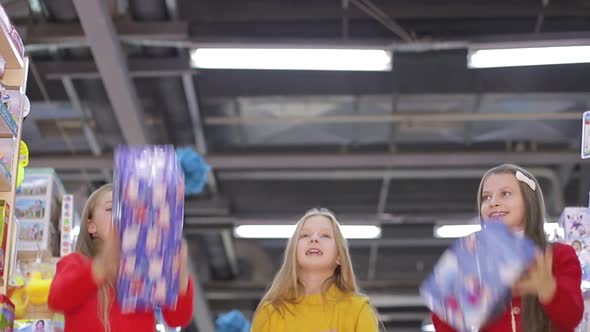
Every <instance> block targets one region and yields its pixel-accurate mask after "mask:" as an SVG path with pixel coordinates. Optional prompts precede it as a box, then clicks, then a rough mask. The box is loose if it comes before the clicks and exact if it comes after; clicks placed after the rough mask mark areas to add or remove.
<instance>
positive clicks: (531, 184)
mask: <svg viewBox="0 0 590 332" xmlns="http://www.w3.org/2000/svg"><path fill="white" fill-rule="evenodd" d="M516 179H517V180H518V181H520V182H524V183H526V184H527V185H528V186H529V188H531V190H532V191H535V190H537V184H536V183H535V181H533V179H531V178H529V177H528V176H526V175H524V174H523V173H522V172H521V171H516Z"/></svg>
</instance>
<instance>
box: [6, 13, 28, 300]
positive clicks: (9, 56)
mask: <svg viewBox="0 0 590 332" xmlns="http://www.w3.org/2000/svg"><path fill="white" fill-rule="evenodd" d="M0 30H1V31H0V55H1V58H2V59H3V61H0V63H1V64H3V67H4V71H3V73H2V76H1V77H0V83H1V87H0V90H2V102H1V103H0V154H1V155H2V156H1V157H0V212H1V213H0V216H1V217H2V218H1V219H2V220H0V234H2V237H1V238H0V241H2V247H3V249H4V250H3V252H2V254H3V255H2V256H3V257H2V266H1V268H0V280H1V283H0V293H2V294H6V293H7V287H8V277H7V276H9V275H10V273H11V271H12V268H13V265H14V264H13V262H14V261H15V259H16V250H15V245H16V223H15V219H14V209H13V207H14V203H15V195H16V179H17V172H18V163H19V151H20V142H21V129H22V123H23V115H24V114H23V113H24V103H17V99H21V100H22V99H24V97H23V96H24V93H25V91H26V86H27V73H28V69H29V60H28V58H27V57H24V56H23V54H24V47H23V45H22V40H21V39H20V37H19V36H18V33H17V32H16V30H15V29H14V27H12V25H10V22H9V21H8V18H7V16H6V14H5V13H4V10H3V9H2V10H0ZM10 98H12V100H7V99H10ZM12 102H14V104H15V105H16V104H18V105H19V106H20V108H17V107H11V103H12Z"/></svg>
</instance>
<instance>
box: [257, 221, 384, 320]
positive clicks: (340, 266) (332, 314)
mask: <svg viewBox="0 0 590 332" xmlns="http://www.w3.org/2000/svg"><path fill="white" fill-rule="evenodd" d="M377 331H378V319H377V317H376V315H375V311H374V310H373V307H372V306H371V305H370V304H369V300H368V299H367V298H366V297H364V296H362V295H360V293H359V290H358V287H357V284H356V277H355V275H354V272H353V269H352V263H351V261H350V254H349V252H348V243H347V241H346V239H344V237H343V236H342V233H341V231H340V225H339V224H338V221H336V217H334V215H333V214H332V213H331V212H330V211H328V210H326V209H312V210H310V211H308V212H307V213H306V214H305V215H304V216H303V217H302V218H301V219H300V220H299V222H298V223H297V227H296V229H295V233H294V234H293V236H292V237H291V239H289V242H288V243H287V249H286V251H285V255H284V260H283V265H282V266H281V269H280V270H279V272H278V273H277V275H276V276H275V279H274V280H273V283H272V285H271V286H270V289H269V290H268V292H267V293H266V295H264V297H263V298H262V301H261V302H260V304H259V306H258V309H257V310H256V313H255V314H254V321H253V322H252V330H251V332H377Z"/></svg>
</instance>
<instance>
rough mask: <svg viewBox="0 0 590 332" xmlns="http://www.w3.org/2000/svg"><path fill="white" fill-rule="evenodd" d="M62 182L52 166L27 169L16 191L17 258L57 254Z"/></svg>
mask: <svg viewBox="0 0 590 332" xmlns="http://www.w3.org/2000/svg"><path fill="white" fill-rule="evenodd" d="M63 195H64V189H63V185H62V184H61V182H60V181H59V178H58V177H57V175H56V174H55V171H54V170H52V169H27V173H26V175H25V177H24V180H23V183H22V184H21V187H20V190H19V192H18V193H17V199H16V206H15V215H16V217H17V218H18V219H19V226H18V251H19V257H25V256H29V257H30V258H34V257H35V256H36V253H37V250H38V249H39V248H41V251H42V252H43V254H44V256H45V257H56V256H59V248H58V247H59V239H58V232H57V230H58V229H59V220H60V206H61V200H62V197H63Z"/></svg>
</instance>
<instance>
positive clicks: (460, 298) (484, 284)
mask: <svg viewBox="0 0 590 332" xmlns="http://www.w3.org/2000/svg"><path fill="white" fill-rule="evenodd" d="M484 226H485V227H484V228H483V229H482V230H481V231H479V232H476V233H473V234H471V235H469V236H467V237H465V238H462V239H459V240H457V241H456V242H455V243H454V244H453V245H452V246H451V247H450V248H449V249H448V250H446V251H445V252H444V253H443V255H442V256H441V258H440V259H439V261H438V262H437V263H436V265H435V266H434V270H433V272H432V274H430V275H429V276H428V278H427V279H426V280H425V281H424V282H423V283H422V285H421V287H420V294H421V295H422V297H423V298H424V300H425V302H426V305H427V306H428V308H430V310H431V311H432V312H434V313H435V314H436V315H437V316H438V317H440V318H441V319H442V320H444V321H446V322H447V323H448V324H449V325H451V326H452V327H454V328H455V329H456V330H457V331H462V332H463V331H476V330H478V329H479V328H481V327H482V325H483V324H484V323H485V322H486V321H488V320H489V319H490V318H492V317H494V316H495V315H496V314H498V313H501V312H502V311H503V310H504V309H505V308H506V306H507V305H508V303H509V301H510V294H511V289H512V286H513V285H514V283H515V282H516V281H517V280H518V278H519V277H520V276H521V275H522V273H523V271H524V270H525V269H526V268H527V267H528V266H529V265H530V264H531V263H532V261H533V259H534V255H535V250H536V249H535V245H534V244H533V242H532V241H530V240H529V239H527V238H526V237H524V236H521V235H517V234H515V233H513V232H512V231H510V230H509V229H508V227H507V226H506V225H504V224H503V223H501V222H499V221H489V222H487V223H486V224H485V225H484Z"/></svg>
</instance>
